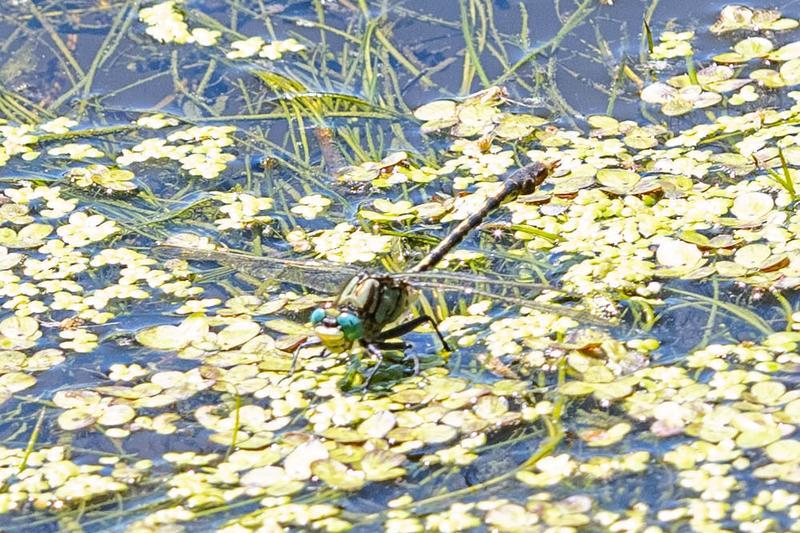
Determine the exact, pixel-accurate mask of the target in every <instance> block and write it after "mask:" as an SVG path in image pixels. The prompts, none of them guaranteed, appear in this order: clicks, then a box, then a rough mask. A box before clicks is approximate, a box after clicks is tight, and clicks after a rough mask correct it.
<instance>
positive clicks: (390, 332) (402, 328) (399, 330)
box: [378, 315, 451, 352]
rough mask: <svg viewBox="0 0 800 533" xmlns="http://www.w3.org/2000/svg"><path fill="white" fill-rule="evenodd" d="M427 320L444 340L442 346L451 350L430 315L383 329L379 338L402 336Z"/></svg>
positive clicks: (440, 338) (441, 339)
mask: <svg viewBox="0 0 800 533" xmlns="http://www.w3.org/2000/svg"><path fill="white" fill-rule="evenodd" d="M425 322H427V323H428V324H430V325H431V327H432V328H433V331H435V332H436V335H437V336H438V337H439V340H440V341H442V346H443V347H444V349H445V350H447V351H448V352H449V351H451V350H450V345H449V344H447V341H446V340H444V336H443V335H442V333H441V332H440V331H439V325H438V324H437V323H436V321H435V320H434V319H433V318H431V317H429V316H428V315H420V316H418V317H416V318H412V319H411V320H409V321H408V322H404V323H402V324H400V325H399V326H395V327H393V328H392V329H387V330H386V331H382V332H381V334H380V336H379V337H378V340H380V341H383V340H387V339H394V338H396V337H402V336H403V335H405V334H406V333H411V332H412V331H414V330H415V329H416V328H417V326H419V325H421V324H424V323H425Z"/></svg>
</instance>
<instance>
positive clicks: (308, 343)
mask: <svg viewBox="0 0 800 533" xmlns="http://www.w3.org/2000/svg"><path fill="white" fill-rule="evenodd" d="M553 167H554V165H552V164H544V163H540V162H534V163H530V164H528V165H526V166H524V167H522V168H520V169H518V170H517V171H515V172H513V173H512V174H511V175H510V176H509V177H508V178H507V179H506V180H505V181H504V182H503V185H502V187H501V188H500V189H499V190H498V191H497V192H495V193H494V194H492V195H491V196H489V197H487V198H486V201H485V202H484V204H483V205H482V206H481V207H480V208H479V209H478V210H476V211H475V212H474V213H472V214H471V215H470V216H469V217H467V218H466V219H464V220H462V221H461V222H460V223H458V224H457V225H456V226H455V227H454V228H453V229H452V230H451V231H450V233H448V234H447V236H445V237H444V239H442V240H441V241H440V242H439V243H438V244H437V245H436V246H434V247H433V248H432V249H431V250H430V251H429V252H428V253H427V254H426V255H425V256H424V257H423V258H422V259H421V260H420V261H419V262H417V263H416V264H415V265H413V266H411V267H410V268H408V269H406V270H405V271H403V272H371V271H369V270H364V269H359V268H356V267H352V266H349V265H342V264H339V263H333V262H328V261H321V260H314V259H311V260H302V259H291V258H285V257H280V256H274V255H263V256H259V255H253V254H249V253H246V252H240V251H232V250H204V249H198V248H189V247H182V246H180V245H176V244H169V243H166V244H162V245H160V247H159V248H161V249H166V250H168V251H171V252H173V253H176V254H177V255H178V256H180V257H182V258H184V259H191V260H200V261H213V262H217V263H220V264H222V265H227V266H231V267H233V268H235V269H237V270H240V271H243V272H246V273H248V274H251V275H255V276H262V275H264V276H269V277H271V278H272V279H276V280H280V281H284V282H289V283H298V284H301V285H304V286H306V287H309V288H315V286H319V285H328V286H329V285H330V284H329V283H324V282H325V281H326V280H327V281H330V280H331V278H332V277H333V278H344V284H343V286H342V288H341V290H340V291H339V293H338V296H337V297H336V298H335V299H332V300H330V301H328V302H326V303H324V304H323V305H322V306H321V307H318V308H316V309H314V310H313V311H312V313H311V316H310V323H311V326H312V327H313V329H314V336H313V337H309V338H308V339H307V340H305V341H304V342H303V343H302V344H300V345H299V346H298V347H297V348H296V349H295V350H294V355H293V358H292V364H291V367H290V371H289V372H290V374H291V373H293V372H294V370H295V368H296V366H297V361H298V357H299V354H300V352H301V351H302V350H303V349H306V348H310V347H315V346H322V347H323V350H322V352H321V353H320V355H321V356H325V355H327V354H329V353H330V354H342V353H346V352H349V351H350V350H351V349H352V348H353V347H354V345H360V346H361V347H363V348H364V349H365V350H366V352H367V353H368V354H369V355H370V356H372V357H373V358H374V359H375V364H374V365H373V367H372V368H371V369H370V370H369V373H368V374H367V375H366V377H365V381H364V383H363V387H364V388H367V387H369V384H370V382H371V381H372V378H373V377H374V375H375V373H376V372H377V371H378V369H379V368H380V366H381V364H382V362H383V353H384V351H386V350H400V351H403V352H405V351H407V350H408V348H409V347H410V345H409V344H408V343H406V342H405V341H402V340H400V341H398V340H397V339H399V338H401V337H403V336H404V335H406V334H408V333H410V332H412V331H413V330H414V329H416V328H417V327H419V326H420V325H422V324H425V323H428V324H429V325H430V326H431V327H432V328H433V330H434V332H435V333H436V336H437V337H438V339H439V341H440V342H441V344H442V347H443V348H444V349H445V350H447V351H451V350H450V346H449V345H448V343H447V341H446V340H445V338H444V336H443V335H442V333H441V332H440V331H439V328H438V324H437V323H436V321H435V319H434V318H433V317H431V316H430V315H428V314H426V313H420V314H418V315H417V316H416V317H414V318H410V319H408V320H405V321H400V319H401V317H402V316H403V315H404V314H405V313H406V312H407V311H408V310H409V309H410V308H411V306H412V304H413V302H414V297H415V295H416V291H415V289H433V290H450V291H460V292H463V293H469V294H473V295H477V296H486V297H490V298H494V299H496V300H500V301H506V302H509V303H512V304H516V305H523V306H526V307H529V308H535V309H539V310H542V311H545V312H552V313H557V314H561V315H568V316H574V317H576V318H578V319H580V320H588V321H590V322H594V323H597V319H596V317H593V316H591V315H588V313H583V312H580V311H576V310H574V309H572V308H569V307H566V306H560V305H550V304H541V303H538V302H531V301H529V300H525V299H521V298H518V297H516V296H508V295H506V294H499V293H498V292H496V291H486V290H482V289H480V288H479V287H480V286H481V284H485V283H491V284H492V285H493V286H495V287H501V288H502V287H505V288H508V289H514V290H518V289H535V290H539V291H542V290H555V289H554V287H552V286H550V285H547V284H539V283H528V282H524V281H523V282H521V281H518V280H514V279H511V278H510V277H508V276H503V275H497V276H496V277H492V278H486V277H484V276H478V275H474V274H469V273H462V272H451V271H433V269H434V267H436V265H437V264H439V263H440V262H441V260H442V259H443V258H444V256H445V255H446V254H447V253H448V252H449V251H450V250H452V249H453V248H454V247H456V246H457V245H458V244H459V243H460V242H461V241H462V240H463V239H464V238H465V237H466V236H467V235H468V234H469V233H470V232H471V231H472V230H473V229H475V228H476V227H477V226H478V225H480V223H481V222H482V221H483V220H484V219H485V218H486V217H487V216H488V215H489V214H490V213H491V212H492V211H494V210H495V209H497V207H499V206H500V205H501V203H503V202H504V201H506V200H508V199H509V198H511V197H516V196H519V195H521V194H530V193H532V192H533V191H534V190H535V189H536V187H537V186H538V185H540V184H541V183H542V182H543V181H544V180H545V178H546V177H547V176H548V175H549V174H550V172H551V171H552V168H553ZM298 274H299V275H298ZM321 282H323V283H321ZM322 288H323V290H324V289H325V288H327V287H322ZM398 322H399V323H398ZM412 358H413V363H414V373H415V374H417V373H418V372H419V366H420V363H419V358H418V357H417V356H416V355H412Z"/></svg>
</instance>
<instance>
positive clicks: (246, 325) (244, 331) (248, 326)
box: [217, 320, 261, 350]
mask: <svg viewBox="0 0 800 533" xmlns="http://www.w3.org/2000/svg"><path fill="white" fill-rule="evenodd" d="M260 331H261V326H259V325H258V324H257V323H256V322H252V321H250V320H237V321H236V322H234V323H233V324H230V325H228V326H226V327H225V328H223V329H222V331H220V332H219V333H218V334H217V345H218V346H219V347H220V348H221V349H223V350H230V349H231V348H233V347H235V346H240V345H242V344H244V343H246V342H247V341H249V340H250V339H252V338H254V337H255V336H256V335H258V334H259V333H260Z"/></svg>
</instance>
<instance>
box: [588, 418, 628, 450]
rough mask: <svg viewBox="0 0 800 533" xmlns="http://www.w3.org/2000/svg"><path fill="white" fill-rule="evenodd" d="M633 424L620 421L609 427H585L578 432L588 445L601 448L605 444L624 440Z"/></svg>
mask: <svg viewBox="0 0 800 533" xmlns="http://www.w3.org/2000/svg"><path fill="white" fill-rule="evenodd" d="M631 429H632V428H631V425H630V424H628V423H626V422H620V423H619V424H615V425H613V426H611V427H610V428H608V429H598V428H592V429H585V430H582V431H580V432H578V436H579V437H580V438H581V440H582V441H584V442H585V443H586V444H587V446H590V447H593V448H599V447H603V446H611V445H612V444H614V443H616V442H619V441H620V440H622V439H623V438H624V437H625V435H627V434H628V433H629V432H630V430H631Z"/></svg>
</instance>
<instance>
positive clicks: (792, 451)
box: [764, 439, 800, 463]
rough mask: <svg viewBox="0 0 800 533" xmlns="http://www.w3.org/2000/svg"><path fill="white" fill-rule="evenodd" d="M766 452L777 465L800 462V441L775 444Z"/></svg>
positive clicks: (789, 440) (783, 441) (787, 440)
mask: <svg viewBox="0 0 800 533" xmlns="http://www.w3.org/2000/svg"><path fill="white" fill-rule="evenodd" d="M764 451H765V452H766V453H767V457H769V458H770V459H772V460H773V461H775V462H776V463H798V462H800V441H798V440H795V439H784V440H779V441H777V442H773V443H772V444H770V445H769V446H767V447H766V449H765V450H764Z"/></svg>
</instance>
